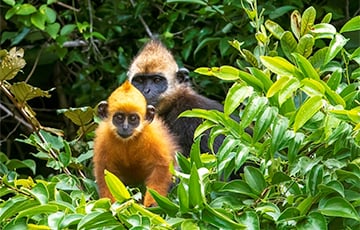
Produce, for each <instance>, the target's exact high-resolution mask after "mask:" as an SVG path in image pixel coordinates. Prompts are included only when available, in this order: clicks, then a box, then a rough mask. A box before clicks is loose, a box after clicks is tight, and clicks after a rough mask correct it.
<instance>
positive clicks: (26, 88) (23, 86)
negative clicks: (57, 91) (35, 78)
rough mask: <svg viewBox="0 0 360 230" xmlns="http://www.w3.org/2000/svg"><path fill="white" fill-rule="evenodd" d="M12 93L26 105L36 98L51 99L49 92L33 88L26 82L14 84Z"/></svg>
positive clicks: (11, 89)
mask: <svg viewBox="0 0 360 230" xmlns="http://www.w3.org/2000/svg"><path fill="white" fill-rule="evenodd" d="M10 92H11V93H12V94H13V95H14V96H15V97H16V99H17V100H18V101H19V102H20V103H24V102H26V101H28V100H31V99H33V98H36V97H50V94H49V92H48V91H44V90H42V89H40V88H37V87H34V86H31V85H29V84H27V83H25V82H17V83H14V84H13V85H12V86H11V88H10Z"/></svg>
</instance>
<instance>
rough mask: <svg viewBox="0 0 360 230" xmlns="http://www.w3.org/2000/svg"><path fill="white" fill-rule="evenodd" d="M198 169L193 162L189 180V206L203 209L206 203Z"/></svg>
mask: <svg viewBox="0 0 360 230" xmlns="http://www.w3.org/2000/svg"><path fill="white" fill-rule="evenodd" d="M201 183H202V181H201V180H200V176H199V173H198V170H197V168H196V166H195V164H193V166H192V167H191V174H190V180H189V207H191V208H198V209H202V208H203V207H204V204H205V200H204V199H203V188H202V187H203V185H202V184H201Z"/></svg>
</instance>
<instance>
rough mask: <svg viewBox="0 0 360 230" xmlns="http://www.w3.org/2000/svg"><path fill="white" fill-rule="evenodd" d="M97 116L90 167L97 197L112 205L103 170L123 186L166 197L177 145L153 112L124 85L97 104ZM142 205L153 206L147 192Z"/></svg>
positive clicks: (140, 96) (128, 86)
mask: <svg viewBox="0 0 360 230" xmlns="http://www.w3.org/2000/svg"><path fill="white" fill-rule="evenodd" d="M98 115H99V117H100V118H101V121H100V123H99V126H98V127H97V129H96V130H95V139H94V157H93V163H94V175H95V178H96V181H97V184H98V188H99V193H100V197H108V198H110V199H111V201H115V200H114V197H113V196H112V195H111V193H110V191H109V189H108V187H107V186H106V183H105V179H104V170H105V169H106V170H108V171H110V172H112V173H113V174H115V175H116V176H117V177H118V178H119V179H120V180H121V181H122V182H123V183H124V184H125V185H127V186H138V185H142V184H144V185H146V187H147V188H151V189H153V190H155V191H157V192H158V193H159V194H161V195H163V196H166V195H167V192H168V189H169V188H170V186H171V184H172V175H171V172H170V169H169V167H170V164H171V163H174V164H176V162H175V153H176V151H178V147H177V146H178V145H177V142H176V139H175V138H174V137H173V135H172V134H171V133H170V132H169V130H168V128H167V127H166V125H165V124H164V122H163V121H162V120H161V119H159V118H158V117H157V115H156V114H155V108H154V107H153V106H152V105H147V102H146V100H145V98H144V96H143V95H142V93H141V92H140V91H139V90H137V89H136V88H135V87H134V86H133V85H132V84H131V83H130V82H129V81H125V82H124V83H123V84H122V85H121V86H119V87H118V88H117V89H116V90H115V91H113V92H112V93H111V95H110V96H109V98H108V99H107V101H103V102H100V103H99V105H98ZM143 204H144V206H146V207H150V206H156V205H157V204H156V201H155V200H154V198H153V197H152V196H151V195H150V193H149V192H148V191H146V192H145V195H144V199H143Z"/></svg>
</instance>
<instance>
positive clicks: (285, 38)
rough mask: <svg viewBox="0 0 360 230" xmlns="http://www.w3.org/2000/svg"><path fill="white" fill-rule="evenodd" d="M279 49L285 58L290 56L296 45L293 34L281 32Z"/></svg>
mask: <svg viewBox="0 0 360 230" xmlns="http://www.w3.org/2000/svg"><path fill="white" fill-rule="evenodd" d="M280 44H281V49H282V50H283V52H284V54H285V55H286V57H287V58H292V56H291V53H293V52H294V51H295V49H296V47H297V42H296V39H295V38H294V35H293V34H292V33H291V32H289V31H286V32H284V33H283V35H282V36H281V39H280Z"/></svg>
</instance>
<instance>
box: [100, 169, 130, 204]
mask: <svg viewBox="0 0 360 230" xmlns="http://www.w3.org/2000/svg"><path fill="white" fill-rule="evenodd" d="M104 174H105V182H106V185H107V186H108V188H109V190H110V192H111V194H112V195H113V196H114V198H115V199H116V200H117V201H119V202H120V203H122V202H124V201H126V200H129V199H130V198H131V196H130V193H129V192H128V190H127V189H126V187H125V185H124V184H123V183H122V182H121V180H120V179H119V178H117V177H116V176H115V175H114V174H112V173H111V172H109V171H107V170H106V169H105V171H104Z"/></svg>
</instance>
